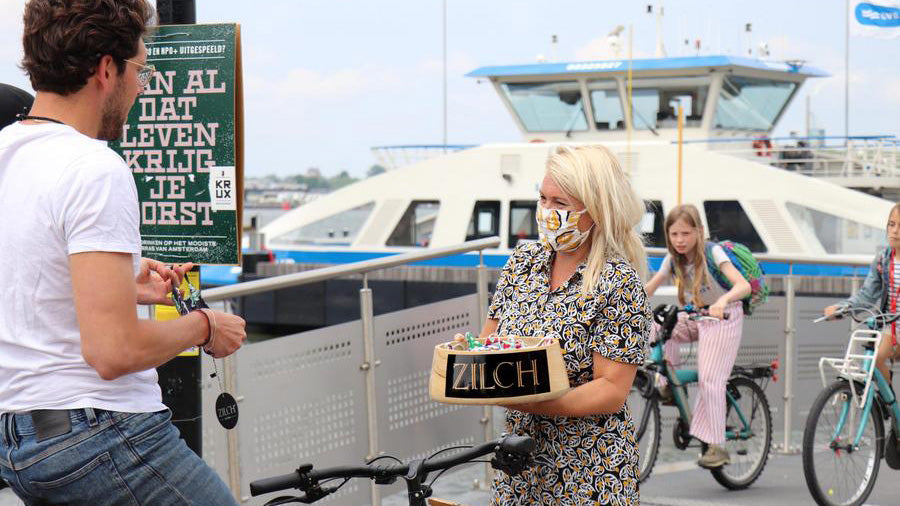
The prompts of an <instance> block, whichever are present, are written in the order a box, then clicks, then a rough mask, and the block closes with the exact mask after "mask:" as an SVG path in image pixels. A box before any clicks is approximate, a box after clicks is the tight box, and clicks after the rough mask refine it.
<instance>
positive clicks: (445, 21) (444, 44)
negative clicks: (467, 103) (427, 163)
mask: <svg viewBox="0 0 900 506" xmlns="http://www.w3.org/2000/svg"><path fill="white" fill-rule="evenodd" d="M443 49H444V153H446V152H447V0H444V42H443Z"/></svg>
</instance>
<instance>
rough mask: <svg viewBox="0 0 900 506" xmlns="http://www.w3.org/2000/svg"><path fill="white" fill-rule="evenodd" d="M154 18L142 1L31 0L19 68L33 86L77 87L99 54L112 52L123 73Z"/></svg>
mask: <svg viewBox="0 0 900 506" xmlns="http://www.w3.org/2000/svg"><path fill="white" fill-rule="evenodd" d="M153 18H154V11H153V7H152V6H151V5H150V4H149V3H147V1H146V0H30V1H29V2H28V4H27V5H26V6H25V16H24V21H25V30H24V34H23V35H22V45H23V46H24V49H25V57H24V58H23V59H22V68H23V69H24V70H25V72H27V73H28V77H29V78H30V79H31V86H32V87H33V88H34V89H35V91H48V92H52V93H57V94H60V95H69V94H71V93H74V92H77V91H78V90H80V89H81V88H82V87H84V85H85V84H87V80H88V78H89V77H90V76H91V74H93V73H94V71H95V69H96V67H97V64H98V63H99V61H100V58H101V57H102V56H103V55H107V54H108V55H110V56H112V57H113V60H115V62H116V65H117V67H118V70H119V73H120V74H121V73H122V72H123V71H124V70H125V59H126V58H133V57H134V56H135V55H136V54H137V51H138V43H139V41H140V39H141V37H142V36H143V35H144V33H145V32H146V30H147V26H148V24H149V23H150V22H151V21H152V20H153Z"/></svg>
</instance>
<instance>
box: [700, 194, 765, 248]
mask: <svg viewBox="0 0 900 506" xmlns="http://www.w3.org/2000/svg"><path fill="white" fill-rule="evenodd" d="M703 209H704V211H705V212H706V223H707V224H708V225H709V237H710V238H711V239H712V240H714V241H725V240H728V241H734V242H739V243H741V244H743V245H744V246H747V247H748V248H750V251H752V252H754V253H765V252H766V251H768V249H767V248H766V245H765V244H764V243H763V242H762V239H760V237H759V233H757V232H756V229H755V228H754V227H753V223H751V222H750V218H748V217H747V213H745V212H744V208H743V207H741V203H740V202H738V201H737V200H705V201H704V202H703Z"/></svg>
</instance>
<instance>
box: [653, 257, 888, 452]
mask: <svg viewBox="0 0 900 506" xmlns="http://www.w3.org/2000/svg"><path fill="white" fill-rule="evenodd" d="M647 253H648V254H649V255H652V256H663V255H665V254H666V253H667V250H666V249H665V248H648V249H647ZM753 256H754V257H755V258H756V259H757V260H758V261H760V262H767V263H777V264H786V272H785V273H784V274H778V275H779V276H781V277H782V278H783V279H784V300H785V308H784V309H785V327H784V350H785V356H784V382H785V383H784V398H783V400H784V441H783V446H782V451H783V452H784V453H796V452H797V451H798V450H797V448H796V447H795V446H794V445H792V444H791V430H792V428H793V407H794V406H793V402H794V381H795V377H796V369H797V359H796V357H795V353H796V349H797V347H796V337H797V335H796V334H797V324H796V316H797V315H796V310H795V308H796V293H795V288H796V282H797V278H798V277H799V276H798V275H796V274H794V268H795V267H796V266H798V265H804V266H808V265H832V266H848V267H855V268H858V267H868V266H869V265H870V264H871V263H872V259H873V256H872V255H868V256H866V255H830V256H828V257H812V256H786V255H773V254H768V253H754V254H753ZM864 276H865V274H864V273H863V274H862V276H861V277H864ZM851 279H852V280H853V281H852V283H853V284H852V292H854V293H855V292H856V291H857V290H858V289H859V283H860V276H856V275H854V276H852V277H851Z"/></svg>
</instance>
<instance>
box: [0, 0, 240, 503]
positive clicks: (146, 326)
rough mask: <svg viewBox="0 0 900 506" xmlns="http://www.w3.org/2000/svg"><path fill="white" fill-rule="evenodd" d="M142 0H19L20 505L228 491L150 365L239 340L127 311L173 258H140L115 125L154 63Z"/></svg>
mask: <svg viewBox="0 0 900 506" xmlns="http://www.w3.org/2000/svg"><path fill="white" fill-rule="evenodd" d="M152 18H153V9H152V7H151V6H150V5H149V4H148V3H147V2H146V0H66V1H61V0H31V1H30V2H29V3H28V4H27V5H26V6H25V16H24V28H25V30H24V37H23V43H24V54H25V57H24V59H23V61H22V66H23V68H24V69H25V71H26V72H27V73H28V75H29V78H30V79H31V84H32V86H33V87H34V89H35V91H36V92H37V93H36V96H35V100H34V105H33V107H32V109H31V111H30V112H29V113H28V115H26V116H24V117H22V118H21V121H19V122H17V123H14V124H13V125H10V126H8V127H6V128H4V129H3V130H2V131H0V223H2V224H3V227H2V231H0V476H2V478H3V480H4V481H6V482H7V483H8V484H9V485H10V486H11V487H12V488H13V490H14V491H15V493H16V494H17V495H18V496H19V497H20V498H21V499H22V500H23V501H25V503H26V504H49V503H52V504H63V503H64V504H85V505H87V504H90V505H95V504H204V505H206V504H216V505H220V504H236V502H235V500H234V498H233V497H232V495H231V493H230V492H229V490H228V488H227V487H226V486H225V484H224V483H223V482H222V480H221V479H220V478H219V477H218V475H216V473H215V472H214V471H213V470H212V469H211V468H209V466H207V465H206V464H205V463H204V462H203V461H202V460H201V459H200V458H199V457H198V456H197V455H196V454H195V453H194V452H192V451H191V450H190V449H189V448H188V447H187V446H186V445H185V443H184V441H182V440H181V439H180V438H179V434H178V431H177V429H176V428H175V427H174V426H173V425H172V424H171V421H170V418H171V413H170V412H169V410H168V409H167V408H166V407H165V405H163V404H162V400H161V393H160V389H159V386H158V384H157V376H156V371H155V367H157V366H159V365H161V364H163V363H165V362H167V361H169V360H170V359H172V358H173V357H175V356H176V355H178V353H180V352H181V351H183V350H185V349H187V348H190V347H192V346H203V347H204V350H205V351H206V352H207V353H209V354H211V355H213V356H214V357H224V356H227V355H229V354H231V353H233V352H235V351H236V350H237V349H238V348H239V347H240V346H241V345H242V343H243V342H244V340H245V339H246V334H245V331H244V321H243V320H242V319H241V318H239V317H237V316H234V315H229V314H226V313H222V312H214V311H210V310H203V311H202V312H201V311H197V312H194V313H191V314H188V315H186V316H185V317H182V318H180V319H178V320H174V321H170V322H155V321H147V320H140V319H138V318H137V315H136V311H135V305H136V304H159V303H170V302H169V301H168V298H167V294H168V293H169V291H170V288H171V286H172V282H175V283H180V280H181V277H182V276H183V274H184V271H185V270H186V269H187V268H189V266H182V267H179V268H177V269H174V270H170V269H168V268H166V267H165V266H164V265H162V264H161V263H159V262H156V261H152V260H147V259H141V258H140V251H141V248H140V233H139V218H138V200H137V191H136V188H135V185H134V179H133V176H132V175H131V172H130V171H129V169H128V167H127V166H126V164H125V162H124V161H123V160H122V159H121V157H119V156H118V155H117V154H116V153H115V152H113V151H111V150H110V149H109V148H108V147H107V145H106V142H105V141H107V140H112V139H115V138H117V137H118V136H119V135H120V133H121V131H122V125H123V123H124V121H125V119H126V117H127V115H128V111H129V109H130V108H131V106H132V105H133V103H134V101H135V98H136V97H137V95H138V94H139V93H140V92H141V91H142V90H143V87H144V86H145V85H146V84H147V82H148V81H149V79H150V77H151V76H152V73H153V69H152V68H151V67H148V66H147V65H146V60H147V51H146V48H145V47H144V43H143V41H142V40H141V37H142V36H143V35H144V32H145V29H146V26H147V24H148V22H150V21H151V20H152Z"/></svg>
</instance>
